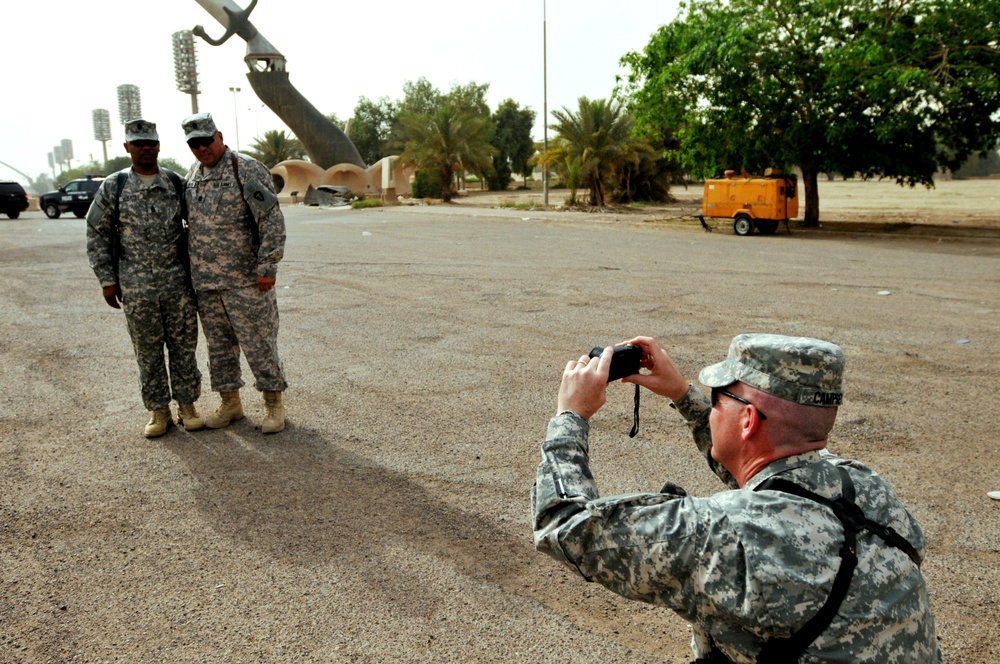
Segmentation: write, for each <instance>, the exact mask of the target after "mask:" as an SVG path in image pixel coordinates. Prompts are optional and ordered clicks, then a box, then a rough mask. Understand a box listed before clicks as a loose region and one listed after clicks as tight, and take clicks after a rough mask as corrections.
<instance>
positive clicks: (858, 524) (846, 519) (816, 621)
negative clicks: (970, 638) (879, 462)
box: [754, 466, 921, 664]
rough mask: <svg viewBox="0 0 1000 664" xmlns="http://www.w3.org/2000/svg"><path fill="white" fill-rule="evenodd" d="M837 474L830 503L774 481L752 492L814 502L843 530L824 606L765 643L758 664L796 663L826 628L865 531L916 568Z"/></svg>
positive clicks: (904, 544) (898, 539)
mask: <svg viewBox="0 0 1000 664" xmlns="http://www.w3.org/2000/svg"><path fill="white" fill-rule="evenodd" d="M837 470H838V471H839V473H840V481H841V494H842V495H841V496H840V497H839V498H836V499H834V500H830V499H829V498H824V497H823V496H820V495H819V494H816V493H813V492H812V491H809V490H808V489H804V488H802V487H800V486H799V485H797V484H795V483H793V482H789V481H788V480H785V479H781V478H778V477H772V478H771V479H768V480H765V481H764V482H762V483H761V484H760V485H759V486H758V487H757V488H756V489H754V490H755V491H783V492H785V493H790V494H792V495H795V496H799V497H800V498H806V499H808V500H812V501H815V502H817V503H820V504H821V505H825V506H826V507H828V508H830V509H831V510H832V511H833V513H834V515H835V516H836V517H837V518H838V519H839V520H840V522H841V524H843V526H844V544H843V545H842V546H841V547H840V560H841V563H840V569H839V570H837V576H836V578H834V580H833V588H832V590H830V596H829V597H827V600H826V603H825V604H823V606H822V607H821V608H820V610H819V612H818V613H817V614H816V615H814V616H813V617H812V618H811V619H810V620H809V621H808V622H806V624H805V625H803V626H802V629H800V630H799V631H797V632H795V633H794V634H792V635H791V636H789V637H788V638H784V639H769V640H768V641H767V642H766V643H764V648H763V649H762V650H761V651H760V654H758V655H757V662H758V664H764V663H765V662H796V661H798V659H799V657H800V656H801V655H802V653H803V652H805V650H806V648H808V647H809V645H810V644H811V643H812V642H813V641H815V640H816V638H817V637H818V636H819V635H820V634H822V633H823V631H824V630H826V628H827V627H829V626H830V623H832V622H833V619H834V617H835V616H836V615H837V611H838V610H840V605H841V604H842V603H843V601H844V598H845V597H847V590H848V588H850V585H851V577H853V576H854V569H855V568H856V567H857V565H858V556H857V534H858V533H859V532H861V531H862V530H867V531H868V532H870V533H872V534H873V535H876V536H878V537H879V538H880V539H882V540H883V541H884V542H885V543H886V544H888V545H889V546H892V547H895V548H897V549H900V550H901V551H902V552H903V553H905V554H906V555H907V556H909V557H910V559H911V560H913V562H914V563H916V565H917V566H918V567H919V566H920V562H921V561H920V555H919V554H918V553H917V550H916V549H915V548H914V547H913V545H912V544H910V543H909V542H908V541H907V540H906V539H905V538H904V537H902V536H901V535H900V534H899V533H897V532H896V531H895V530H893V529H892V528H891V527H887V526H883V525H881V524H879V523H876V522H875V521H872V520H870V519H869V518H868V517H866V516H865V513H864V512H863V511H862V510H861V508H860V507H858V506H857V504H856V503H855V502H854V483H853V482H852V481H851V478H850V476H849V475H848V474H847V471H846V470H845V469H844V468H843V467H842V466H837Z"/></svg>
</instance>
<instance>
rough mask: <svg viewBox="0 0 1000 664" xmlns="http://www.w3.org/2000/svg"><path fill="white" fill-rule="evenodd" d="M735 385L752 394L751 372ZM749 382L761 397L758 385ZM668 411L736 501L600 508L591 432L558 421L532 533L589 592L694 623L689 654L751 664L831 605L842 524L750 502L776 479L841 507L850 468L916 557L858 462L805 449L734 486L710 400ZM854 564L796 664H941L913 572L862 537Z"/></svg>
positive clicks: (806, 503)
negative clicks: (839, 598)
mask: <svg viewBox="0 0 1000 664" xmlns="http://www.w3.org/2000/svg"><path fill="white" fill-rule="evenodd" d="M734 344H735V341H734ZM838 350H839V349H838ZM722 364H725V363H720V365H716V367H709V368H707V369H706V370H704V371H703V372H702V376H701V377H702V379H703V382H705V381H706V380H707V381H709V383H708V384H712V383H713V382H714V381H713V380H712V379H713V377H715V378H717V377H718V376H717V374H718V373H720V372H719V371H718V368H719V367H720V366H721V365H722ZM730 364H732V363H730ZM713 369H716V371H715V372H714V373H713V371H711V370H713ZM723 373H724V372H723ZM730 373H731V372H730ZM731 377H732V376H731V375H729V376H727V377H726V378H725V379H729V378H731ZM743 379H744V381H745V382H748V383H751V384H752V381H753V379H752V378H750V377H748V376H747V375H744V376H743ZM732 382H733V381H732V380H729V383H732ZM756 382H757V383H758V384H756V385H754V387H758V388H759V387H760V384H761V383H762V381H760V380H758V381H756ZM729 383H727V384H729ZM790 385H791V383H790V382H789V383H788V384H786V385H782V386H779V388H778V389H775V390H773V391H774V392H778V393H782V390H783V389H784V388H789V389H790V387H789V386H790ZM713 386H715V387H721V386H722V385H718V384H715V385H713ZM779 396H780V394H779ZM783 398H784V397H783ZM811 398H813V397H811V396H808V395H804V396H802V397H801V398H799V399H798V401H799V402H805V401H806V400H807V399H811ZM838 403H839V401H838ZM675 406H676V408H677V410H678V411H679V412H680V414H681V415H682V416H683V417H684V418H685V420H687V421H688V423H689V425H690V427H691V429H692V432H693V434H694V439H695V441H696V443H697V446H698V448H699V450H700V451H701V453H702V454H704V455H705V457H706V458H707V459H708V460H709V464H710V465H711V466H712V467H713V469H718V470H719V471H721V472H719V473H718V474H719V476H720V477H721V478H722V479H723V481H725V482H727V483H729V486H731V487H732V488H733V490H730V491H724V492H721V493H717V494H715V495H713V496H710V497H707V498H697V497H691V496H688V495H687V494H686V493H685V491H684V490H683V489H681V488H680V487H678V486H676V485H674V484H671V483H668V484H667V485H666V486H665V487H663V489H662V490H661V492H660V493H644V494H630V495H623V496H612V497H606V498H601V497H600V495H599V494H598V491H597V485H596V483H595V481H594V478H593V475H592V474H591V471H590V467H589V462H588V453H589V448H588V435H589V430H590V426H589V424H588V423H587V422H586V421H585V420H583V419H582V418H580V417H579V416H577V415H575V414H573V413H569V412H565V413H560V414H559V415H557V416H555V417H554V418H552V420H551V421H550V422H549V426H548V434H547V436H546V439H545V443H544V444H543V446H542V459H543V460H542V463H541V465H540V466H539V467H538V473H537V478H536V482H535V486H534V488H533V490H532V510H533V516H534V524H533V525H534V533H535V546H536V547H537V548H538V550H539V551H542V552H544V553H546V554H548V555H550V556H552V557H553V558H555V559H556V560H559V561H561V562H563V563H564V564H566V565H567V566H568V567H569V568H570V569H572V570H574V571H575V572H577V573H578V574H580V575H581V576H583V577H584V578H585V579H587V580H588V581H594V582H597V583H599V584H601V585H603V586H605V587H607V588H609V589H610V590H612V591H614V592H616V593H618V594H620V595H622V596H624V597H628V598H630V599H637V600H641V601H644V602H648V603H651V604H657V605H662V606H666V607H669V608H671V609H673V610H674V611H675V612H676V613H677V614H679V615H680V616H682V617H683V618H684V619H686V620H688V621H690V622H691V624H692V628H693V632H694V637H693V639H692V649H693V650H694V653H695V656H696V657H705V656H707V655H708V654H709V653H710V652H711V651H712V648H713V644H714V648H715V649H716V650H717V651H718V652H721V653H722V654H723V655H725V656H726V657H728V658H729V659H730V660H732V661H733V662H754V661H755V658H756V656H757V654H758V653H759V652H760V650H761V647H762V646H763V644H764V642H765V641H766V640H768V639H769V638H772V637H777V638H783V637H787V636H788V635H789V634H790V633H792V632H794V631H797V630H798V629H799V628H800V627H801V626H802V625H803V624H804V623H805V622H806V621H807V620H809V619H810V618H812V617H813V615H814V614H815V613H817V612H818V610H819V608H820V607H821V606H822V605H823V604H824V602H825V601H826V599H827V597H828V596H829V595H830V591H831V587H832V584H833V579H834V576H835V575H836V572H837V570H838V569H839V567H840V565H841V559H840V555H839V549H840V546H841V544H842V543H843V541H844V534H843V533H844V529H843V526H842V525H841V522H840V521H839V520H838V519H837V518H836V517H835V516H834V515H833V513H832V512H831V511H830V510H829V509H827V508H826V507H824V506H822V505H820V504H819V503H816V502H814V501H811V500H809V499H805V498H800V497H797V496H793V495H791V494H786V493H783V492H781V491H768V490H764V491H759V492H758V491H754V488H755V487H757V486H758V485H760V484H761V483H762V482H764V481H765V480H767V479H768V478H771V477H776V476H779V477H782V478H785V479H787V480H790V481H792V482H794V483H795V484H798V485H800V486H801V487H804V488H806V489H809V490H811V491H813V492H814V493H817V494H820V495H822V496H825V497H828V498H836V497H838V496H840V495H841V483H840V479H839V474H838V471H837V466H843V467H845V468H846V469H847V471H848V473H849V475H850V477H851V479H852V480H853V482H854V484H855V488H856V491H857V496H856V498H855V502H856V503H857V504H858V505H859V506H860V507H861V508H862V509H863V510H864V512H865V514H866V515H867V516H868V518H870V519H872V520H874V521H877V522H879V523H881V524H883V525H887V526H892V527H893V528H895V529H896V530H897V531H898V532H899V533H900V535H902V536H903V537H905V538H906V539H907V540H909V542H910V543H911V544H913V546H914V547H915V548H916V549H917V551H918V552H919V554H920V557H921V558H922V557H923V554H924V537H923V534H922V532H921V530H920V527H919V526H918V525H917V523H916V521H915V520H914V519H913V517H912V516H911V515H910V514H909V513H908V512H907V511H906V509H905V508H904V507H903V505H902V504H901V503H900V502H899V500H898V499H897V498H896V497H895V495H894V494H893V492H892V490H891V489H890V488H889V486H888V484H886V482H885V481H884V480H883V479H881V478H880V477H879V476H878V475H877V474H876V473H875V472H873V471H872V470H871V469H869V468H867V467H866V466H864V465H863V464H861V463H859V462H857V461H849V460H844V459H840V458H838V457H836V456H834V455H832V454H830V453H829V452H827V451H826V450H821V451H815V452H808V453H805V454H799V455H795V456H790V457H786V458H784V459H780V460H777V461H774V462H772V463H771V464H769V465H768V466H766V467H765V468H764V469H763V470H762V471H761V472H759V473H758V474H756V475H755V476H753V477H752V478H751V479H750V480H749V481H748V482H747V484H746V485H745V486H744V487H743V488H741V489H738V488H736V486H737V485H736V484H735V481H734V480H733V478H732V476H731V475H730V474H729V473H728V472H727V471H726V470H725V469H724V468H722V467H721V466H719V465H718V464H717V462H715V461H714V460H712V459H711V456H710V454H711V447H712V442H711V432H710V431H709V413H710V411H711V403H710V400H709V398H708V397H707V396H706V395H705V394H704V393H703V392H702V391H701V390H699V389H698V388H697V387H694V386H692V387H691V388H690V389H689V391H688V393H687V395H685V397H684V398H683V399H681V400H680V401H679V402H678V403H676V404H675ZM857 556H858V566H857V569H856V570H855V572H854V576H853V580H852V583H851V586H850V590H849V592H848V595H847V597H846V598H845V600H844V603H843V604H842V605H841V607H840V610H839V612H838V613H837V615H836V617H835V618H834V620H833V622H832V623H831V624H830V626H829V627H828V628H827V629H826V630H825V631H824V632H823V633H822V634H821V635H820V636H819V637H818V638H817V639H816V640H815V641H814V642H813V643H812V645H811V646H809V648H808V649H807V650H806V652H805V654H804V655H803V656H802V657H801V658H800V660H799V661H801V662H831V661H841V662H860V661H878V662H939V661H941V652H940V649H939V647H938V644H937V641H936V638H935V632H934V617H933V614H932V612H931V609H930V602H929V598H928V594H927V588H926V585H925V582H924V579H923V576H922V574H921V572H920V569H919V568H918V567H917V565H916V564H914V563H913V562H912V561H911V560H910V558H908V557H907V556H906V555H905V554H904V553H903V552H901V551H900V550H898V549H895V548H892V547H889V546H887V545H886V544H885V543H884V542H882V540H880V539H878V538H875V537H872V536H870V535H868V534H861V535H859V537H858V546H857Z"/></svg>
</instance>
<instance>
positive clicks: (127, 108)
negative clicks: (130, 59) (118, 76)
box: [118, 83, 142, 125]
mask: <svg viewBox="0 0 1000 664" xmlns="http://www.w3.org/2000/svg"><path fill="white" fill-rule="evenodd" d="M141 117H142V101H141V100H140V99H139V86H137V85H131V84H128V83H126V84H125V85H119V86H118V120H119V121H120V122H121V123H122V124H123V125H124V124H125V123H126V122H128V121H129V120H136V119H138V118H141Z"/></svg>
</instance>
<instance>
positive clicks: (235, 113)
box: [229, 88, 240, 152]
mask: <svg viewBox="0 0 1000 664" xmlns="http://www.w3.org/2000/svg"><path fill="white" fill-rule="evenodd" d="M229 91H230V92H232V93H233V117H234V118H235V119H236V151H237V152H239V151H240V114H239V109H237V108H236V93H237V92H239V91H240V89H239V88H229Z"/></svg>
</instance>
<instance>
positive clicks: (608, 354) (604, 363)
mask: <svg viewBox="0 0 1000 664" xmlns="http://www.w3.org/2000/svg"><path fill="white" fill-rule="evenodd" d="M614 354H615V349H614V348H612V347H611V346H608V347H607V348H605V349H604V350H603V351H601V355H600V357H598V358H597V375H599V376H601V377H602V378H603V379H604V380H605V381H607V379H608V373H609V372H610V371H611V358H612V357H614Z"/></svg>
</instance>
